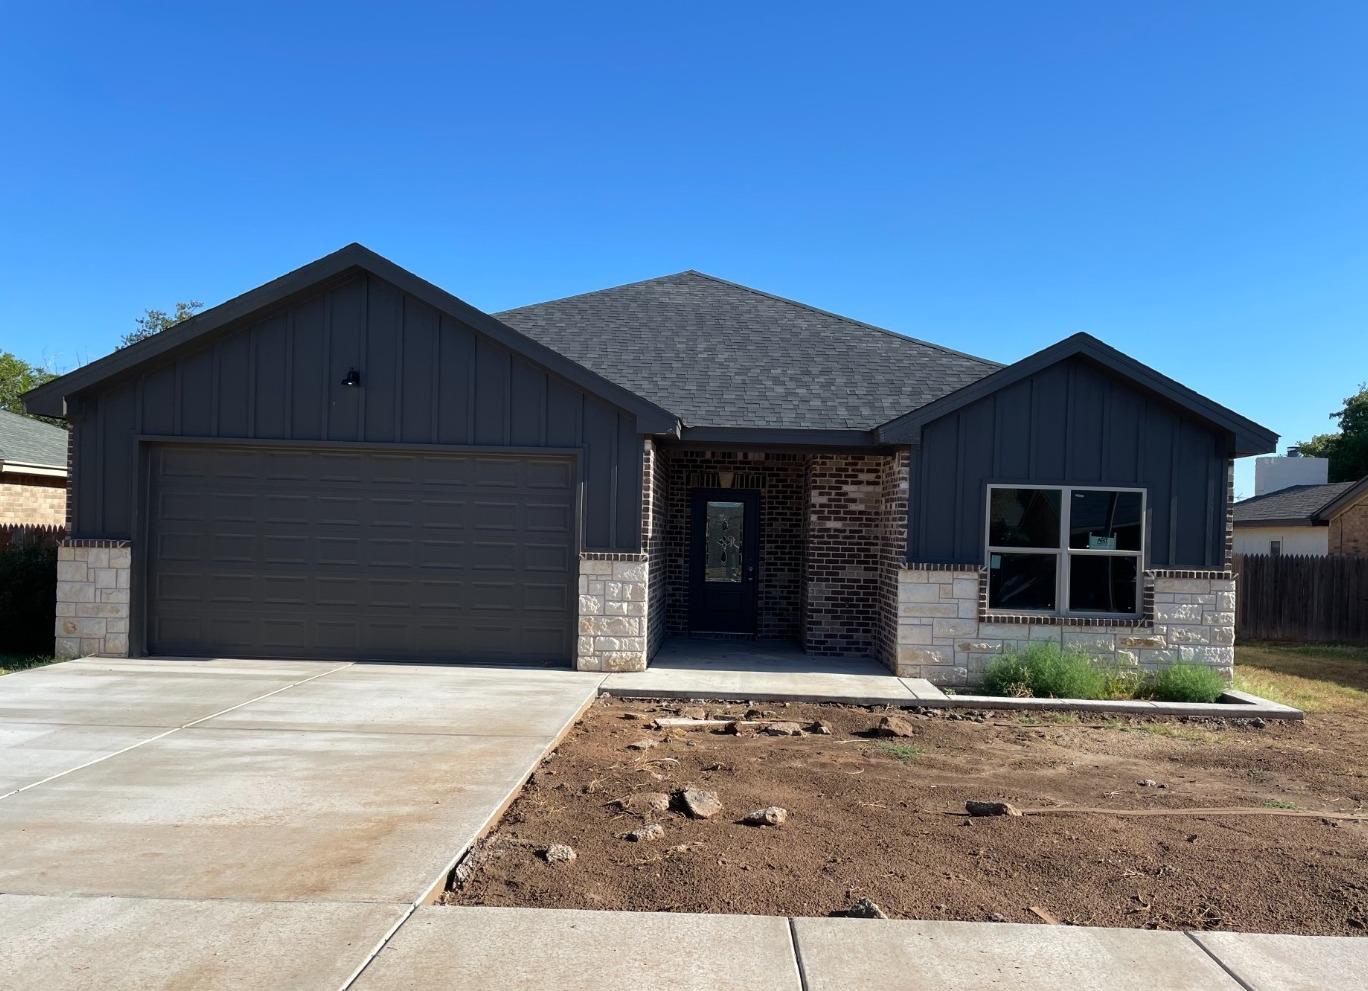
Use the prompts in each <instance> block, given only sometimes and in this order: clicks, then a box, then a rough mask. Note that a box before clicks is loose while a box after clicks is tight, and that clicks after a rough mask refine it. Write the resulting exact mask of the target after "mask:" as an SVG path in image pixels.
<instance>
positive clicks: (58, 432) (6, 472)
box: [0, 410, 67, 526]
mask: <svg viewBox="0 0 1368 991" xmlns="http://www.w3.org/2000/svg"><path fill="white" fill-rule="evenodd" d="M66 501H67V432H66V431H65V430H63V429H62V428H61V427H54V426H53V425H52V424H50V423H44V422H42V421H41V420H33V419H30V418H29V417H27V416H20V415H19V414H17V413H8V412H6V411H4V410H0V525H4V524H11V523H28V524H41V525H43V526H62V525H63V524H65V523H66Z"/></svg>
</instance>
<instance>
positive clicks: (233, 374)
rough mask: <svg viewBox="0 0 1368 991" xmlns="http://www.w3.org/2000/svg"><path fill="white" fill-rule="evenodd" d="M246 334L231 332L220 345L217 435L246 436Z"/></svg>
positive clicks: (217, 376)
mask: <svg viewBox="0 0 1368 991" xmlns="http://www.w3.org/2000/svg"><path fill="white" fill-rule="evenodd" d="M248 340H249V338H248V335H247V334H245V333H244V334H230V335H228V336H227V337H225V338H223V340H222V342H221V343H220V344H219V346H218V349H217V350H218V361H217V362H216V364H217V366H218V367H217V369H216V374H215V382H216V389H215V392H216V394H217V396H216V398H217V404H216V405H217V406H218V423H217V424H216V429H215V430H214V435H215V436H216V437H246V436H248V432H247V390H246V389H245V388H244V387H243V386H244V383H246V381H247V376H248V360H249V354H248V347H247V342H248Z"/></svg>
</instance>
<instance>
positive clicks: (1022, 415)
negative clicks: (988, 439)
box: [993, 379, 1031, 481]
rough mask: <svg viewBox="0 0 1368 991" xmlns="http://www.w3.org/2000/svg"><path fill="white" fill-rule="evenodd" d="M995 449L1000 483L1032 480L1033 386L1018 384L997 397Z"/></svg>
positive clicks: (1027, 383)
mask: <svg viewBox="0 0 1368 991" xmlns="http://www.w3.org/2000/svg"><path fill="white" fill-rule="evenodd" d="M994 398H995V402H994V404H993V406H994V413H995V415H996V423H995V426H994V435H995V436H994V447H995V448H996V458H995V460H996V462H997V470H996V472H995V475H996V477H997V478H998V479H1014V480H1016V481H1021V480H1022V479H1027V478H1030V477H1031V383H1030V380H1029V379H1028V380H1027V381H1025V382H1018V383H1016V384H1015V385H1011V386H1008V387H1007V388H1006V389H1003V390H1002V391H1001V392H999V393H998V394H997V395H996V396H995V397H994Z"/></svg>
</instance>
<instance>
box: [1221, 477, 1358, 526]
mask: <svg viewBox="0 0 1368 991" xmlns="http://www.w3.org/2000/svg"><path fill="white" fill-rule="evenodd" d="M1356 484H1358V483H1357V482H1329V483H1327V484H1325V485H1289V486H1288V487H1287V488H1285V489H1278V490H1277V491H1276V492H1265V493H1264V494H1263V495H1258V496H1254V497H1253V498H1250V499H1245V500H1243V501H1241V502H1237V503H1236V504H1235V522H1236V523H1256V522H1259V521H1261V520H1310V519H1314V518H1315V516H1316V514H1317V513H1319V512H1320V511H1321V510H1322V509H1324V508H1325V507H1326V506H1328V505H1329V504H1330V503H1331V502H1332V501H1334V500H1335V499H1337V498H1339V497H1340V496H1341V495H1343V494H1344V493H1345V492H1347V491H1348V490H1349V489H1351V488H1353V487H1354V486H1355V485H1356Z"/></svg>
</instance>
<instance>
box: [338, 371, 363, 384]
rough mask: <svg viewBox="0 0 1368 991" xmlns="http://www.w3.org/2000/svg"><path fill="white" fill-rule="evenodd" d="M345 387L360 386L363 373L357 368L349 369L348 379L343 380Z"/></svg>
mask: <svg viewBox="0 0 1368 991" xmlns="http://www.w3.org/2000/svg"><path fill="white" fill-rule="evenodd" d="M342 384H343V385H360V384H361V373H360V372H359V371H357V370H356V369H355V368H348V369H347V377H346V378H344V379H343V380H342Z"/></svg>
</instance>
